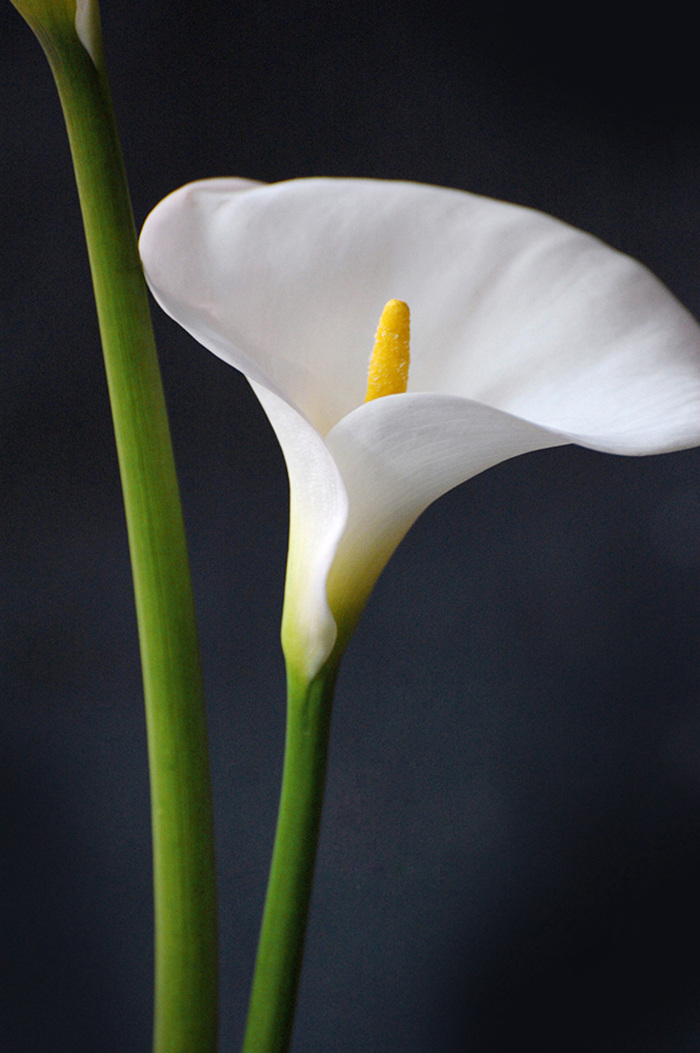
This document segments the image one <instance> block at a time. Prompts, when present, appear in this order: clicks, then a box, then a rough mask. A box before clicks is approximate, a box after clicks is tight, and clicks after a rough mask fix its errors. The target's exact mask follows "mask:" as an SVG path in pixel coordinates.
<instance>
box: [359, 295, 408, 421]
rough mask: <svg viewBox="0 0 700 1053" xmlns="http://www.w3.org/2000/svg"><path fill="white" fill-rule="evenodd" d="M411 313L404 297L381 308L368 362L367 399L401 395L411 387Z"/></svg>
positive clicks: (368, 400) (366, 400)
mask: <svg viewBox="0 0 700 1053" xmlns="http://www.w3.org/2000/svg"><path fill="white" fill-rule="evenodd" d="M410 335H411V313H410V311H409V309H408V304H405V303H404V302H403V300H389V302H388V303H387V304H386V306H385V307H384V310H383V311H382V316H381V318H380V319H379V325H378V326H377V335H376V337H375V340H374V350H373V351H372V357H371V358H370V361H369V371H368V374H367V394H366V395H365V402H371V401H372V399H378V398H381V397H382V396H383V395H402V394H403V393H404V391H405V390H406V387H407V386H408V366H409V362H410V360H411V355H410V351H409V344H410Z"/></svg>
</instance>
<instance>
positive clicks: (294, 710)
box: [243, 658, 338, 1053]
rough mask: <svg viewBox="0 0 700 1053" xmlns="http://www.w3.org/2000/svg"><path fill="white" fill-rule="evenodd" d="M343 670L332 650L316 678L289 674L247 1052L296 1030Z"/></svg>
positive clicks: (276, 1043) (280, 1050)
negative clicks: (281, 764)
mask: <svg viewBox="0 0 700 1053" xmlns="http://www.w3.org/2000/svg"><path fill="white" fill-rule="evenodd" d="M337 670H338V660H337V659H335V658H331V659H329V661H328V663H327V664H326V665H325V666H324V667H323V669H322V670H321V671H320V673H318V675H317V676H316V677H315V678H314V679H313V680H312V681H311V682H310V683H308V682H307V681H304V680H299V679H298V678H297V677H295V676H294V675H293V674H291V673H290V674H289V675H288V701H287V734H286V743H285V754H284V771H283V775H282V794H281V798H280V808H279V816H278V820H277V833H276V836H275V847H274V852H273V856H272V867H271V870H270V879H269V883H268V888H267V898H266V901H265V912H264V916H263V923H262V931H261V933H260V943H259V946H258V956H257V962H256V966H255V976H254V979H253V989H252V994H251V999H250V1008H249V1011H248V1024H247V1029H246V1035H245V1041H244V1044H243V1053H285V1051H286V1050H288V1049H289V1044H290V1041H291V1037H292V1026H293V1023H294V1010H295V1006H296V997H297V988H298V986H299V977H300V974H301V964H302V957H303V951H304V937H305V934H306V921H307V918H308V914H309V903H310V900H311V888H312V882H313V872H314V863H315V859H316V847H317V845H318V834H319V829H320V825H321V809H322V807H323V791H324V786H325V777H326V758H327V754H328V737H329V732H330V720H331V708H332V701H333V689H334V687H335V681H336V676H337Z"/></svg>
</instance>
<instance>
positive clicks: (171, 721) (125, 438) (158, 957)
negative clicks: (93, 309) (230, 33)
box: [18, 5, 218, 1053]
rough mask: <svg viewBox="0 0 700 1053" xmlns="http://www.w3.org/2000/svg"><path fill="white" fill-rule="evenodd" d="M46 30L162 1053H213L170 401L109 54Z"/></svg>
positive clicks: (206, 797) (213, 975) (208, 813)
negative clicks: (125, 612) (115, 498)
mask: <svg viewBox="0 0 700 1053" xmlns="http://www.w3.org/2000/svg"><path fill="white" fill-rule="evenodd" d="M18 6H19V5H18ZM30 24H32V23H31V21H30ZM33 28H35V30H36V26H33ZM50 30H51V32H50V33H42V32H37V35H38V36H39V39H40V41H41V43H42V46H43V47H44V50H45V52H46V54H47V57H48V59H49V62H50V65H51V68H52V71H53V74H54V78H55V81H56V85H57V88H58V92H59V95H60V99H61V105H62V107H63V112H64V116H65V120H66V126H67V130H68V137H69V140H70V146H71V152H72V155H73V163H74V168H75V174H76V179H77V184H78V191H79V195H80V204H81V209H82V214H83V221H84V226H85V235H86V240H87V245H88V253H89V257H90V266H91V271H92V278H93V285H94V291H95V299H96V303H97V312H98V318H99V325H100V334H101V338H102V346H103V351H104V359H105V366H106V372H107V381H108V386H109V394H110V401H111V406H112V416H113V421H114V429H115V435H116V443H117V451H118V456H119V465H120V472H121V479H122V488H123V492H124V505H125V511H126V520H127V528H128V534H129V546H130V551H131V562H132V572H133V579H134V589H135V596H136V610H137V620H138V631H139V642H140V647H141V661H142V669H143V681H144V694H145V704H146V720H147V729H148V752H149V768H150V781H151V802H152V829H153V857H154V900H155V1034H154V1050H155V1051H156V1053H214V1051H215V1049H216V1045H217V1013H218V977H217V967H218V962H217V959H218V946H217V929H216V886H215V869H214V829H213V815H212V801H211V787H210V777H209V759H208V748H207V735H206V722H205V711H204V699H203V691H202V677H201V671H200V662H199V650H198V643H197V632H196V625H195V615H194V603H193V598H192V589H191V583H190V576H189V569H188V559H187V551H186V544H185V533H184V526H183V520H182V510H181V505H180V497H179V491H178V484H177V479H176V475H175V464H174V459H173V454H172V446H171V441H170V431H169V425H168V419H167V414H166V408H165V399H164V395H163V389H162V383H161V376H160V369H159V365H158V359H157V354H156V348H155V342H154V339H153V332H152V327H151V319H150V310H149V305H148V298H147V292H146V285H145V282H144V279H143V274H142V270H141V264H140V260H139V255H138V247H137V242H136V232H135V228H134V221H133V215H132V210H131V203H130V199H129V193H128V189H127V184H126V177H125V174H124V167H123V162H122V156H121V148H120V144H119V138H118V134H117V129H116V123H115V120H114V115H113V109H112V103H111V96H110V90H109V84H108V80H107V75H106V72H105V68H104V62H103V60H102V55H101V48H100V49H99V53H98V54H97V55H96V54H95V48H94V47H93V48H91V52H92V54H89V53H88V51H87V50H86V49H85V47H84V46H83V44H82V43H81V42H80V40H79V38H78V36H77V35H76V33H75V31H74V28H73V26H72V25H71V24H70V22H69V21H65V20H64V22H63V23H62V22H61V21H60V19H59V18H58V16H56V24H55V25H54V24H53V23H52V24H51V25H50ZM97 47H98V48H99V41H98V44H97Z"/></svg>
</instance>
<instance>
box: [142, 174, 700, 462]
mask: <svg viewBox="0 0 700 1053" xmlns="http://www.w3.org/2000/svg"><path fill="white" fill-rule="evenodd" d="M141 252H142V256H143V259H144V263H145V268H146V273H147V276H148V280H149V284H150V285H151V288H152V289H153V292H154V295H155V296H156V298H157V299H158V300H159V301H160V302H161V304H162V305H163V306H164V307H165V309H166V310H167V311H168V313H170V314H171V315H173V317H175V318H176V319H177V320H178V321H179V322H180V323H181V324H182V325H184V326H185V328H187V329H188V330H189V331H190V332H191V333H192V334H193V335H194V336H195V337H196V338H197V339H198V340H199V341H200V342H202V343H203V344H205V346H207V347H209V348H210V349H211V350H212V351H214V352H215V353H216V354H218V355H220V356H221V357H223V358H224V359H225V360H227V361H228V362H230V363H231V364H232V365H235V366H236V367H237V368H239V369H241V370H242V371H243V372H244V373H246V375H248V376H250V377H252V378H253V379H256V380H258V381H259V382H260V383H262V384H264V385H265V386H266V387H268V388H269V389H270V390H273V391H276V392H277V394H279V395H281V396H282V397H283V398H285V399H286V400H287V401H288V402H289V403H290V404H291V405H294V406H296V407H297V408H298V409H299V410H300V412H302V413H303V414H304V415H305V416H306V417H307V418H308V419H309V421H311V423H312V424H313V425H314V427H315V428H316V429H317V430H318V431H319V432H320V433H321V434H325V433H326V432H327V431H329V430H330V429H331V427H333V425H334V424H336V423H337V422H338V421H339V420H340V419H341V418H342V417H344V416H345V415H347V414H348V413H349V412H351V410H352V409H354V408H355V407H357V406H358V405H359V404H360V402H361V401H362V398H363V395H364V384H365V380H366V364H367V360H368V357H369V353H370V350H371V343H372V337H373V334H374V330H375V328H376V325H377V321H378V319H379V314H380V312H381V308H382V307H383V305H384V303H385V302H386V300H388V299H391V298H398V299H403V300H405V301H406V302H407V303H408V304H409V306H410V307H411V313H412V355H411V359H412V361H411V372H410V377H409V391H412V392H413V391H432V392H439V393H442V394H450V395H462V396H463V397H465V398H470V399H474V400H476V401H479V402H484V403H486V404H488V405H491V406H495V407H497V408H499V409H502V410H505V411H507V412H510V413H513V414H516V415H518V416H522V417H524V418H525V419H528V420H531V421H533V422H535V423H537V424H540V425H542V426H543V427H551V428H555V429H558V430H563V431H567V432H568V433H570V434H571V435H572V436H575V437H576V440H577V441H580V442H581V443H583V444H584V445H590V446H594V447H595V448H597V449H604V450H609V451H611V452H620V453H648V452H652V451H661V450H668V449H676V448H679V447H682V446H688V445H693V444H694V443H696V442H698V441H700V428H699V426H698V421H699V420H700V413H698V406H699V405H700V365H699V363H700V356H699V352H698V348H699V346H700V338H699V330H698V326H697V325H696V323H695V321H694V320H693V319H692V317H691V316H690V315H689V314H688V312H687V311H686V310H685V309H684V308H683V307H682V306H681V305H680V304H679V303H678V302H677V301H676V300H675V299H674V298H673V297H672V296H671V294H670V293H669V292H668V291H667V290H666V289H665V288H664V287H663V286H662V285H661V283H660V282H658V281H657V279H656V278H654V277H653V276H652V275H651V274H650V273H649V272H648V271H647V270H646V269H645V268H643V267H642V266H641V265H640V264H638V263H636V262H635V261H633V260H631V259H629V258H628V257H626V256H623V255H622V254H620V253H618V252H615V251H613V250H612V249H610V248H608V247H607V246H605V245H603V244H602V243H601V242H599V241H597V240H596V239H595V238H592V237H590V236H588V235H586V234H583V233H581V232H580V231H577V230H574V229H573V228H571V227H569V226H567V225H566V224H563V223H560V222H558V221H557V220H554V219H552V218H551V217H549V216H544V215H542V214H541V213H537V212H534V211H532V210H529V209H524V208H519V207H517V206H513V205H507V204H503V203H502V202H498V201H491V200H489V199H486V198H482V197H478V196H475V195H473V194H468V193H464V192H461V191H456V190H447V189H443V188H438V187H427V186H420V185H418V184H413V183H399V182H382V181H374V180H344V179H338V180H329V179H303V180H293V181H290V182H287V183H279V184H275V185H272V186H260V185H257V184H252V183H248V182H245V181H243V180H234V181H227V180H213V181H205V182H202V183H195V184H191V185H190V186H187V187H184V188H183V189H182V190H179V191H176V192H175V194H172V195H170V197H169V198H166V199H165V201H164V202H162V203H161V204H160V205H159V206H158V207H157V208H156V209H155V210H154V212H153V213H152V214H151V216H150V217H149V218H148V220H147V221H146V225H145V227H144V231H143V234H142V237H141Z"/></svg>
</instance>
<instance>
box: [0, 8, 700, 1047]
mask: <svg viewBox="0 0 700 1053" xmlns="http://www.w3.org/2000/svg"><path fill="white" fill-rule="evenodd" d="M585 10H586V20H585V21H583V20H581V18H580V16H579V21H578V22H577V21H575V20H572V15H571V14H570V13H569V14H567V15H566V17H565V15H564V11H563V9H562V12H561V21H558V20H557V18H556V17H554V16H553V15H552V14H550V15H549V16H548V17H547V18H545V17H544V16H542V15H539V16H538V15H536V14H535V15H533V14H532V13H530V14H529V16H528V17H526V16H525V14H522V13H518V12H515V11H513V10H511V9H510V8H508V7H507V6H506V5H500V4H497V3H492V4H489V5H483V6H482V5H476V6H474V5H465V7H464V8H463V9H462V8H460V7H457V6H453V5H450V4H446V5H440V4H425V3H422V2H417V0H416V2H410V0H409V2H407V3H404V4H391V3H382V2H381V0H378V2H376V3H368V2H364V0H359V2H358V0H355V2H353V3H347V2H341V3H339V4H336V5H335V6H333V5H329V4H326V3H319V2H310V0H297V2H294V3H292V2H291V0H280V2H278V3H264V2H262V0H258V2H255V3H253V2H250V0H243V2H239V3H236V4H227V3H214V2H213V0H201V2H198V3H184V2H183V0H167V2H166V0H151V2H149V3H147V4H142V3H137V2H136V0H120V2H119V3H110V2H106V0H105V3H104V5H103V23H104V28H105V39H106V50H107V54H108V59H109V63H110V69H111V73H112V84H113V91H114V96H115V104H116V109H117V115H118V119H119V123H120V127H121V131H122V138H123V145H124V151H125V155H126V161H127V166H128V171H129V175H130V182H131V188H132V194H133V200H134V209H135V213H136V217H137V222H138V223H139V225H140V223H141V222H142V221H143V219H144V217H145V215H146V213H147V212H148V211H149V209H150V208H151V207H152V206H153V205H154V204H156V202H157V201H158V200H159V199H160V198H161V197H163V196H164V195H165V194H166V193H167V192H169V191H170V190H172V189H174V188H175V187H177V186H179V185H180V184H182V183H184V182H187V181H188V180H191V179H196V178H202V177H205V176H217V175H243V176H248V177H252V178H257V179H263V180H277V179H283V178H287V177H292V176H302V175H312V174H326V175H357V176H379V177H391V178H408V179H416V180H421V181H425V182H430V183H438V184H444V185H449V186H455V187H460V188H463V189H468V190H473V191H477V192H480V193H485V194H489V195H492V196H495V197H502V198H505V199H507V200H511V201H515V202H518V203H521V204H526V205H531V206H535V207H537V208H541V209H543V210H545V211H547V212H551V213H552V214H554V215H556V216H558V217H560V218H562V219H565V220H567V221H569V222H572V223H574V224H576V225H578V226H581V227H584V228H586V229H588V230H590V231H591V232H593V233H595V234H597V235H599V236H601V237H602V238H604V239H605V240H607V241H609V242H610V243H612V244H613V245H615V246H617V247H619V248H621V249H623V250H624V251H626V252H629V253H630V254H632V255H634V256H636V257H638V258H639V259H641V260H642V261H644V262H645V263H646V264H648V265H649V266H650V267H651V268H652V269H653V270H654V271H656V273H657V274H659V276H660V277H661V278H662V279H663V280H664V281H665V282H666V283H667V284H668V285H669V286H670V287H671V289H672V290H673V291H674V292H675V293H676V294H677V295H678V296H679V297H680V298H681V299H682V300H683V301H684V303H686V305H687V306H688V307H689V308H690V309H691V310H693V311H694V313H695V314H696V315H698V314H700V255H699V252H698V249H699V243H700V186H699V182H698V176H699V174H700V142H699V140H698V134H697V132H698V128H697V124H698V122H697V118H696V110H695V107H694V106H693V105H692V99H693V97H694V92H693V89H694V87H695V85H694V76H695V74H694V72H693V71H694V70H696V68H697V63H696V59H695V56H694V55H693V53H692V50H691V45H690V37H691V34H690V33H689V30H688V29H687V27H684V25H683V24H682V22H681V21H680V20H679V17H678V16H677V15H676V14H675V13H674V12H675V5H666V7H665V8H664V9H663V10H662V11H660V12H659V13H658V17H657V18H656V19H655V21H654V22H653V24H648V25H647V24H645V23H643V22H641V21H640V20H639V16H636V17H635V20H634V21H633V22H632V21H627V22H624V21H620V20H619V19H616V18H614V15H615V9H614V6H613V7H611V5H609V4H608V5H601V6H600V7H596V6H595V5H594V6H593V7H590V6H587V7H586V9H585ZM574 18H575V16H574ZM0 57H1V61H0V178H1V180H2V193H1V194H0V230H1V231H2V246H3V248H2V260H1V266H0V334H1V343H2V350H1V354H2V372H1V376H2V383H1V385H0V399H1V400H2V414H1V419H0V427H1V429H2V440H1V441H2V474H3V478H2V489H1V490H0V493H1V494H2V515H1V517H0V518H1V522H2V539H1V544H0V561H1V565H2V571H1V573H2V582H1V587H0V602H1V603H2V612H1V614H0V626H1V629H0V632H1V641H2V700H1V702H0V725H1V727H0V787H1V789H0V820H1V823H0V962H1V965H0V970H1V973H0V1048H2V1049H3V1051H7V1053H15V1051H17V1053H46V1051H47V1050H52V1051H56V1053H59V1051H64V1050H65V1051H71V1053H83V1051H85V1053H87V1051H91V1053H92V1051H93V1050H95V1049H100V1050H102V1051H103V1053H112V1051H113V1053H145V1051H146V1050H147V1049H148V1048H149V1045H150V1033H149V1032H150V1012H151V965H152V962H151V953H152V952H151V925H152V917H151V892H150V843H149V816H148V790H147V768H146V747H145V736H144V720H143V715H142V705H141V691H140V681H139V677H140V672H139V662H138V654H137V646H136V632H135V624H134V615H133V610H132V598H131V585H130V576H129V565H128V555H127V549H126V541H125V529H124V523H123V517H122V510H121V498H120V491H119V483H118V478H117V468H116V460H115V454H114V450H113V441H112V435H111V428H110V422H109V417H108V404H107V397H106V391H105V382H104V379H103V373H102V365H101V360H100V350H99V343H98V336H97V331H96V323H95V317H94V307H93V304H92V300H91V291H90V286H89V275H88V271H87V265H86V258H85V251H84V245H83V240H82V231H81V227H80V221H79V215H78V209H77V200H76V193H75V189H74V186H73V182H72V173H71V169H70V160H69V155H68V151H67V146H66V141H65V134H64V130H63V126H62V123H61V118H60V112H59V108H58V103H57V99H56V95H55V91H54V88H53V85H52V82H51V80H50V75H49V72H48V67H47V65H46V62H45V60H44V57H43V55H42V53H41V51H40V48H39V46H38V44H37V43H36V41H35V40H34V38H33V36H32V35H31V33H30V32H29V30H28V29H27V28H26V26H25V25H24V23H23V22H22V21H21V19H20V18H19V16H18V15H17V13H16V12H15V10H14V9H13V8H12V7H11V6H10V5H9V4H8V3H6V2H3V3H2V5H1V6H0ZM669 62H670V66H669V65H668V63H669ZM156 326H157V335H158V339H159V348H160V352H161V357H162V364H163V372H164V378H165V384H166V389H167V394H168V399H169V405H170V411H171V418H172V427H173V432H174V441H175V446H176V455H177V459H178V464H179V470H180V477H181V483H182V491H183V499H184V506H185V514H186V519H187V524H188V530H189V537H190V546H191V558H192V569H193V576H194V587H195V592H196V597H197V604H198V610H199V620H200V629H201V639H202V649H203V658H204V668H205V676H206V690H207V699H208V707H209V719H210V727H211V747H212V761H213V769H214V784H215V798H216V811H217V824H218V842H219V879H220V890H221V923H222V924H221V935H222V1022H221V1033H222V1044H221V1048H222V1050H226V1051H233V1050H235V1049H236V1048H237V1047H238V1045H239V1042H240V1036H241V1032H242V1026H243V1020H244V1013H245V1003H246V1000H247V992H248V986H249V982H250V973H251V969H252V962H253V955H254V948H255V941H256V937H257V928H258V923H259V918H260V912H261V907H262V898H263V892H264V883H265V877H266V871H267V865H268V860H269V855H270V848H271V839H272V833H273V824H274V818H275V810H276V799H277V792H278V782H279V767H280V760H281V748H282V734H283V704H284V700H283V693H284V686H283V667H282V661H281V657H280V653H279V647H278V623H279V614H280V605H281V599H282V585H283V574H284V558H285V544H286V502H287V491H286V477H285V471H284V465H283V462H282V458H281V455H280V453H279V450H278V448H277V446H276V444H275V441H274V439H273V437H272V435H271V433H270V430H269V428H268V426H267V424H266V421H265V420H264V418H263V415H262V413H261V411H260V410H259V408H258V406H257V404H256V402H255V400H254V398H253V396H252V395H251V393H250V391H249V390H248V388H247V386H246V383H245V382H244V381H243V380H242V379H241V378H240V377H239V376H238V375H236V374H235V373H234V372H233V370H231V369H230V368H228V367H227V366H225V365H223V364H222V363H221V362H219V361H218V360H216V359H215V358H214V357H213V356H211V355H209V354H208V353H207V352H205V351H203V350H202V349H200V348H198V347H197V346H196V345H195V344H194V343H193V342H192V341H191V340H190V339H189V338H187V337H186V336H185V335H184V334H182V333H181V332H179V331H178V329H177V328H176V327H175V325H174V324H172V323H170V322H169V320H167V319H165V318H163V317H161V316H160V315H157V316H156ZM699 630H700V453H698V452H686V453H680V454H676V455H672V456H666V457H657V458H648V459H644V460H623V459H615V458H611V457H605V456H602V455H598V454H594V453H590V452H587V451H582V450H577V449H574V448H567V449H560V450H554V451H548V452H543V453H540V454H534V455H531V456H529V457H527V458H523V459H521V460H518V461H514V462H510V463H508V464H505V465H503V466H501V467H499V468H497V469H494V470H492V471H491V472H488V473H487V474H486V475H484V476H481V477H479V478H478V479H475V480H473V481H472V482H470V483H468V484H467V485H466V486H464V487H462V488H461V489H459V490H458V491H456V492H454V493H452V494H450V495H448V496H446V497H445V498H444V499H443V500H441V501H440V502H438V503H437V504H436V505H435V506H434V507H433V508H432V509H430V511H429V512H428V513H427V514H426V515H425V516H424V518H423V519H422V520H421V522H420V523H419V524H418V525H417V526H416V527H415V528H414V530H413V531H412V533H411V534H410V536H409V537H408V538H407V540H406V541H405V542H404V544H403V545H402V546H401V549H400V550H399V552H398V553H397V554H396V556H395V557H394V559H393V561H392V563H391V565H390V567H389V568H388V570H387V571H386V573H385V574H384V576H383V577H382V579H381V581H380V583H379V585H378V587H377V589H376V592H375V594H374V596H373V598H372V601H371V603H370V605H369V608H368V610H367V612H366V615H365V617H364V620H363V622H362V625H361V627H360V629H359V631H358V633H357V636H356V638H355V640H354V642H353V643H352V645H351V647H350V649H349V652H348V654H347V657H346V660H345V663H344V667H343V671H342V675H341V678H340V683H339V688H338V695H337V706H336V712H335V718H334V729H333V739H332V749H331V763H330V776H329V785H328V797H327V811H326V816H325V823H324V828H323V834H322V841H321V847H320V854H319V864H318V877H317V883H316V890H315V896H314V902H313V909H312V917H311V923H310V931H309V941H308V953H307V959H306V966H305V971H304V978H303V983H302V989H301V995H300V1005H299V1015H298V1025H297V1030H296V1034H295V1041H294V1051H295V1053H359V1051H360V1050H363V1051H364V1050H368V1051H375V1050H376V1051H379V1053H399V1051H400V1053H448V1051H449V1053H458V1051H462V1050H469V1051H472V1053H502V1051H503V1053H505V1051H506V1050H508V1051H510V1050H512V1049H513V1048H522V1047H523V1046H525V1047H527V1045H528V1044H532V1043H534V1044H535V1045H536V1046H537V1047H538V1048H539V1049H540V1050H543V1051H545V1053H547V1051H549V1053H560V1051H561V1050H567V1051H569V1053H625V1051H629V1053H691V1051H692V1053H695V1051H696V1050H697V1049H698V1048H699V1046H700V977H699V976H698V971H699V967H698V964H697V963H698V956H697V947H698V941H699V939H700V931H699V927H698V925H697V921H696V919H695V911H694V907H695V904H696V901H697V889H698V881H699V879H700V851H699V846H698V835H699V834H700V698H699V697H698V695H699V691H698V682H699V678H700V659H699V657H698V648H699V645H700V632H699Z"/></svg>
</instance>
